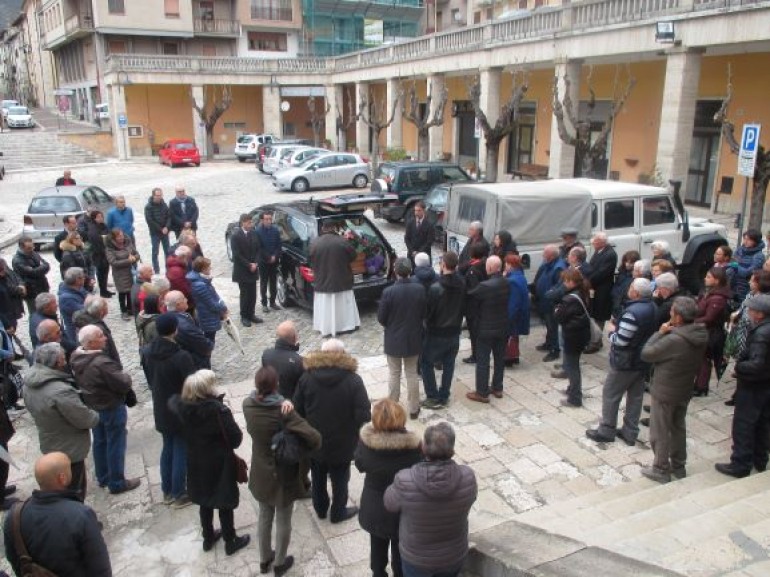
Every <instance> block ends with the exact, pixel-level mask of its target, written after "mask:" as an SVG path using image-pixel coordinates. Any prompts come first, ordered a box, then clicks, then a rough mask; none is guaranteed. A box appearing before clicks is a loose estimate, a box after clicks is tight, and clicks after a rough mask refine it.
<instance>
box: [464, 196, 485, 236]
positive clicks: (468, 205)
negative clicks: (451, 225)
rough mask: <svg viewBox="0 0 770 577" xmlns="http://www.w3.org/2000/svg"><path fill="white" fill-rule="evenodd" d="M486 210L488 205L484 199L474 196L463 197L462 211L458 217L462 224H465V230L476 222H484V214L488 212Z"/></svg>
mask: <svg viewBox="0 0 770 577" xmlns="http://www.w3.org/2000/svg"><path fill="white" fill-rule="evenodd" d="M486 209H487V204H486V202H485V201H484V200H483V199H481V198H473V197H472V196H462V197H460V209H459V211H458V215H457V216H458V217H459V220H460V222H461V223H465V227H464V228H467V227H468V226H469V225H470V224H471V223H472V222H473V221H474V220H480V221H481V222H484V213H485V212H486ZM458 224H459V223H458ZM460 230H462V229H460Z"/></svg>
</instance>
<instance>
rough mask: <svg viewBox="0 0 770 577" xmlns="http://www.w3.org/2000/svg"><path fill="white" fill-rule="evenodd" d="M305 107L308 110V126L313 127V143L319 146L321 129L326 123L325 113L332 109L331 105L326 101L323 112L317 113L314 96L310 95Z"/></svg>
mask: <svg viewBox="0 0 770 577" xmlns="http://www.w3.org/2000/svg"><path fill="white" fill-rule="evenodd" d="M307 109H308V110H309V111H310V126H311V127H312V128H313V144H314V145H315V146H320V144H321V131H322V130H323V127H324V124H325V123H326V115H327V114H328V113H329V111H330V110H331V109H332V107H331V105H330V104H329V103H328V102H327V103H326V108H325V110H324V113H323V114H318V111H317V110H316V108H315V96H311V97H310V98H308V99H307Z"/></svg>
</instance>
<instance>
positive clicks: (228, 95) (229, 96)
mask: <svg viewBox="0 0 770 577" xmlns="http://www.w3.org/2000/svg"><path fill="white" fill-rule="evenodd" d="M213 90H214V94H213V96H212V98H211V99H209V98H208V94H207V87H206V86H203V103H202V104H198V102H196V100H195V98H194V97H193V95H192V92H190V102H191V103H192V107H193V108H194V109H195V111H196V112H197V113H198V117H199V118H200V119H201V122H202V123H203V126H204V128H205V129H206V158H208V159H209V160H211V158H212V157H213V155H214V127H215V126H216V125H217V122H219V119H220V117H221V116H222V115H223V114H224V113H225V112H226V111H227V109H228V108H230V105H231V104H232V103H233V92H232V88H231V87H230V85H229V84H226V85H224V86H223V87H222V91H221V93H220V98H219V99H217V98H216V92H217V91H216V87H214V89H213ZM209 105H211V108H209Z"/></svg>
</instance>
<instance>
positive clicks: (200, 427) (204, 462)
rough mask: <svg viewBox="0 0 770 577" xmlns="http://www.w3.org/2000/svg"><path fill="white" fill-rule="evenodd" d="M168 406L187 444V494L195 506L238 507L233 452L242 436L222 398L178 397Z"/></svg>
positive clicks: (213, 507)
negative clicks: (185, 399) (184, 399)
mask: <svg viewBox="0 0 770 577" xmlns="http://www.w3.org/2000/svg"><path fill="white" fill-rule="evenodd" d="M169 406H170V407H171V410H172V411H174V412H175V413H176V414H177V415H178V416H179V420H180V421H181V423H182V431H183V434H184V438H185V441H187V494H188V495H189V496H190V499H191V500H192V502H193V503H195V504H196V505H200V506H202V507H208V508H210V509H235V508H237V507H238V498H239V492H238V482H237V480H236V470H235V458H234V457H233V453H234V451H233V449H235V448H236V447H239V446H240V444H241V441H242V440H243V433H242V432H241V429H240V428H239V427H238V424H237V423H236V422H235V419H233V414H232V413H231V412H230V409H229V408H227V406H225V405H224V403H222V398H221V397H209V398H206V399H203V400H201V401H196V402H188V401H183V400H182V399H181V398H180V397H179V396H178V395H174V396H173V397H171V399H170V400H169Z"/></svg>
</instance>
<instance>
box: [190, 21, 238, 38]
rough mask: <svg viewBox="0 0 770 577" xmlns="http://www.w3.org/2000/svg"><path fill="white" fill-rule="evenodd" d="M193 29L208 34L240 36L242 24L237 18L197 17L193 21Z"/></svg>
mask: <svg viewBox="0 0 770 577" xmlns="http://www.w3.org/2000/svg"><path fill="white" fill-rule="evenodd" d="M193 31H194V32H198V33H201V32H202V33H206V34H223V35H225V34H226V35H229V36H238V35H239V34H240V33H241V26H240V23H239V22H238V21H237V20H222V19H219V18H217V19H214V18H196V19H195V20H194V21H193Z"/></svg>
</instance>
